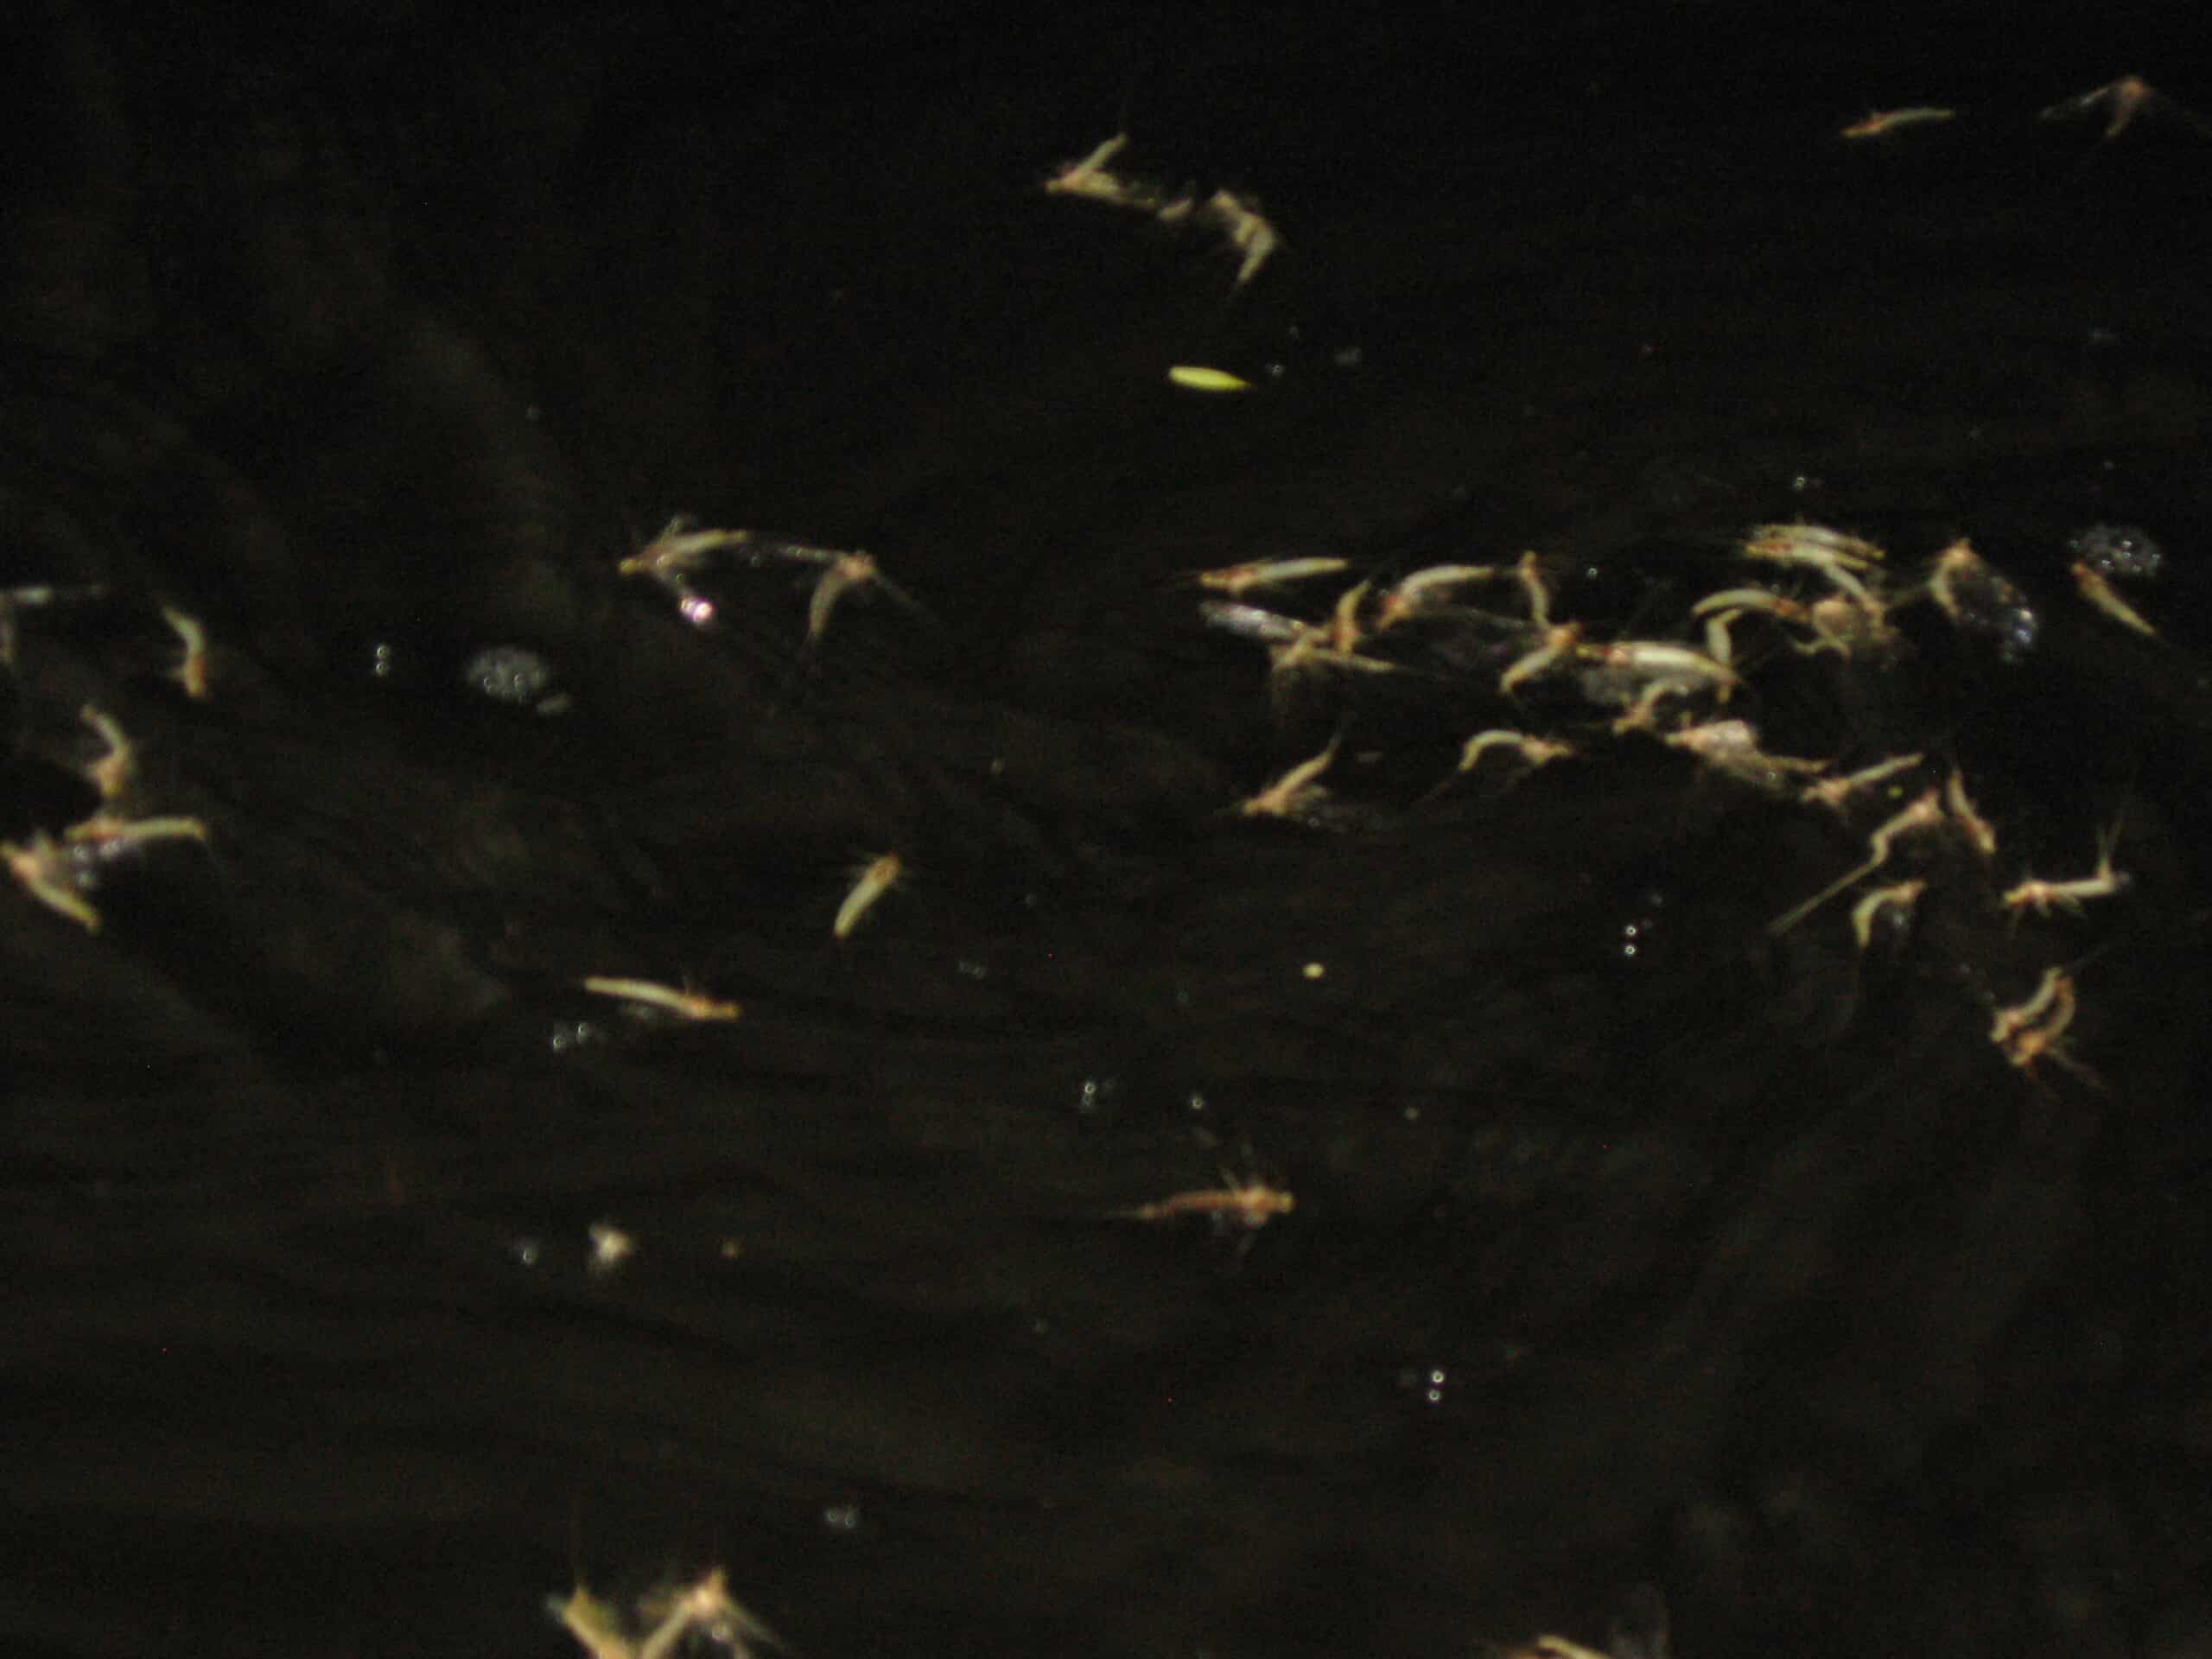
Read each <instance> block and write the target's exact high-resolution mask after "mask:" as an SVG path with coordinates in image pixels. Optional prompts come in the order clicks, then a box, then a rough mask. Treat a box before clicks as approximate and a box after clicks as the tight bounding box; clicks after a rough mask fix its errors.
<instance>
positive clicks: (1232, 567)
mask: <svg viewBox="0 0 2212 1659" xmlns="http://www.w3.org/2000/svg"><path fill="white" fill-rule="evenodd" d="M1350 564H1351V561H1350V560H1349V559H1331V558H1311V559H1252V560H1248V561H1247V562H1246V563H1243V564H1228V565H1223V566H1222V567H1221V568H1220V569H1214V570H1200V571H1198V572H1197V573H1196V574H1195V575H1192V577H1191V578H1190V580H1191V581H1192V582H1196V583H1197V584H1198V586H1199V587H1201V588H1210V589H1211V590H1212V591H1213V592H1215V593H1217V594H1229V595H1230V597H1231V598H1241V597H1242V596H1243V595H1244V594H1249V593H1250V592H1252V591H1253V590H1254V589H1255V588H1284V587H1287V586H1289V585H1290V584H1291V583H1292V582H1306V581H1310V580H1312V579H1313V577H1315V576H1332V575H1336V574H1337V573H1338V572H1339V571H1341V570H1343V569H1346V568H1347V567H1348V566H1349V565H1350ZM1263 614H1265V613H1263ZM1281 620H1285V621H1287V620H1290V619H1288V618H1284V619H1281ZM1216 626H1222V625H1221V624H1219V623H1217V624H1216ZM1231 631H1232V632H1234V631H1235V630H1233V629H1232V630H1231Z"/></svg>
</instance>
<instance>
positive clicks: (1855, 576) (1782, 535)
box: [1743, 524, 1886, 610]
mask: <svg viewBox="0 0 2212 1659" xmlns="http://www.w3.org/2000/svg"><path fill="white" fill-rule="evenodd" d="M1743 554H1744V556H1745V558H1747V559H1760V560H1764V561H1765V562H1766V563H1770V564H1786V565H1794V566H1796V567H1797V568H1799V569H1806V570H1813V571H1816V572H1818V573H1819V574H1820V575H1821V577H1823V578H1824V579H1825V580H1826V581H1827V582H1828V584H1829V585H1830V586H1831V587H1833V588H1836V589H1838V590H1839V591H1840V592H1841V593H1843V594H1847V595H1848V596H1849V597H1850V598H1851V599H1852V601H1853V602H1854V603H1856V604H1858V605H1859V606H1862V607H1865V608H1866V609H1867V610H1878V609H1879V608H1880V607H1879V605H1878V602H1877V601H1876V600H1875V598H1874V595H1873V594H1872V593H1871V592H1869V591H1868V590H1867V587H1866V583H1865V582H1862V581H1861V580H1860V579H1859V578H1860V577H1861V576H1862V575H1865V574H1866V572H1868V571H1871V570H1872V569H1876V568H1877V567H1878V566H1879V565H1880V564H1881V563H1882V561H1883V560H1884V558H1885V557H1886V555H1885V554H1884V552H1883V551H1882V550H1881V549H1880V548H1878V547H1877V546H1875V545H1874V543H1872V542H1870V541H1866V540H1865V539H1863V538H1862V537H1857V536H1853V535H1849V534H1847V533H1846V532H1845V531H1840V530H1830V529H1829V528H1827V526H1826V525H1824V524H1757V525H1754V526H1753V527H1752V529H1751V534H1750V536H1748V537H1745V541H1744V545H1743Z"/></svg>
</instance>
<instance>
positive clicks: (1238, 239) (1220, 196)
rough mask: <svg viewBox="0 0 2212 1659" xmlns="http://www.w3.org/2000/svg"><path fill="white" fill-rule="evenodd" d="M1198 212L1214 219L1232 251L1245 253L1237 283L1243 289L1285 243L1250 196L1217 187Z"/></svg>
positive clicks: (1238, 268) (1237, 272)
mask: <svg viewBox="0 0 2212 1659" xmlns="http://www.w3.org/2000/svg"><path fill="white" fill-rule="evenodd" d="M1198 212H1199V213H1200V214H1201V215H1203V216H1204V217H1205V218H1207V219H1211V220H1212V221H1213V223H1214V225H1215V226H1216V227H1217V229H1219V230H1220V232H1221V233H1222V235H1223V236H1224V237H1225V238H1228V242H1229V248H1230V252H1232V253H1240V254H1242V255H1243V256H1244V257H1243V263H1242V264H1239V265H1238V266H1237V268H1236V287H1238V288H1242V287H1243V286H1244V284H1245V283H1249V282H1250V281H1251V280H1252V279H1253V278H1254V277H1256V276H1258V275H1259V274H1260V267H1261V266H1262V265H1264V264H1267V263H1268V259H1269V258H1271V257H1273V256H1274V252H1275V250H1276V249H1278V248H1280V247H1281V245H1282V238H1281V236H1279V235H1278V234H1277V233H1276V232H1275V227H1274V226H1273V225H1271V224H1269V223H1268V220H1267V219H1265V218H1263V217H1262V215H1261V213H1260V204H1259V203H1258V202H1256V201H1255V200H1251V199H1250V198H1249V197H1246V196H1239V195H1236V194H1233V193H1232V192H1230V191H1227V190H1217V191H1215V192H1214V193H1213V194H1211V196H1209V197H1207V198H1206V200H1205V205H1204V206H1202V207H1200V208H1199V209H1198Z"/></svg>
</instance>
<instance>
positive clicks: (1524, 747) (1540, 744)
mask: <svg viewBox="0 0 2212 1659" xmlns="http://www.w3.org/2000/svg"><path fill="white" fill-rule="evenodd" d="M1492 749H1511V750H1513V751H1514V752H1515V753H1517V754H1518V755H1519V756H1520V757H1521V759H1522V760H1524V761H1526V762H1527V763H1528V764H1529V766H1530V767H1532V768H1533V767H1536V766H1549V765H1550V764H1551V763H1552V762H1553V761H1554V760H1567V758H1569V757H1570V756H1572V755H1573V754H1575V753H1578V751H1577V750H1576V748H1575V747H1574V745H1573V744H1572V743H1568V742H1565V741H1561V740H1560V739H1557V738H1549V737H1532V736H1530V735H1529V734H1528V733H1526V732H1516V731H1510V730H1507V729H1506V728H1503V727H1497V728H1492V729H1491V730H1490V731H1486V732H1477V733H1476V734H1474V735H1473V736H1472V737H1471V738H1469V739H1468V740H1467V741H1466V744H1465V747H1463V748H1462V749H1461V750H1460V751H1459V766H1457V767H1456V768H1454V770H1455V771H1458V772H1472V771H1473V770H1474V769H1475V766H1476V763H1477V762H1478V761H1479V760H1481V759H1482V758H1483V756H1484V755H1485V754H1487V753H1490V752H1491V750H1492Z"/></svg>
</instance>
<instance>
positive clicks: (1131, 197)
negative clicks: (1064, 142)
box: [1041, 132, 1156, 212]
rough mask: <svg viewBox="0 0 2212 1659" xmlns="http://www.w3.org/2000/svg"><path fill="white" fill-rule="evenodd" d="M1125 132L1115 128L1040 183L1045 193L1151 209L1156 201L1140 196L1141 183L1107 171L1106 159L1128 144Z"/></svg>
mask: <svg viewBox="0 0 2212 1659" xmlns="http://www.w3.org/2000/svg"><path fill="white" fill-rule="evenodd" d="M1128 143H1129V135H1128V133H1126V132H1117V133H1116V134H1115V135H1114V136H1113V137H1111V138H1109V139H1108V140H1107V141H1106V142H1105V143H1103V144H1101V145H1099V146H1098V148H1097V149H1094V150H1092V151H1091V152H1090V155H1088V156H1084V158H1083V159H1082V160H1081V161H1077V162H1068V163H1066V164H1065V166H1063V167H1062V168H1060V170H1059V171H1058V172H1057V173H1055V174H1053V175H1052V177H1051V178H1049V179H1047V180H1046V181H1045V182H1044V184H1043V186H1042V187H1041V188H1042V189H1043V190H1044V192H1045V194H1046V195H1048V196H1079V197H1081V198H1083V199H1084V200H1086V201H1103V202H1105V203H1106V204H1108V205H1109V207H1135V208H1139V209H1141V210H1142V211H1145V212H1150V211H1152V209H1153V207H1154V206H1155V205H1156V204H1154V203H1151V202H1147V201H1145V200H1141V190H1142V187H1140V186H1135V185H1132V184H1131V183H1130V182H1129V181H1128V180H1126V179H1123V178H1122V177H1120V176H1119V175H1116V173H1114V172H1113V171H1111V170H1110V169H1109V168H1108V167H1107V165H1106V164H1107V163H1108V162H1110V161H1112V160H1113V159H1114V158H1115V157H1116V156H1118V155H1120V154H1121V153H1122V150H1124V149H1127V148H1128Z"/></svg>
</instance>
